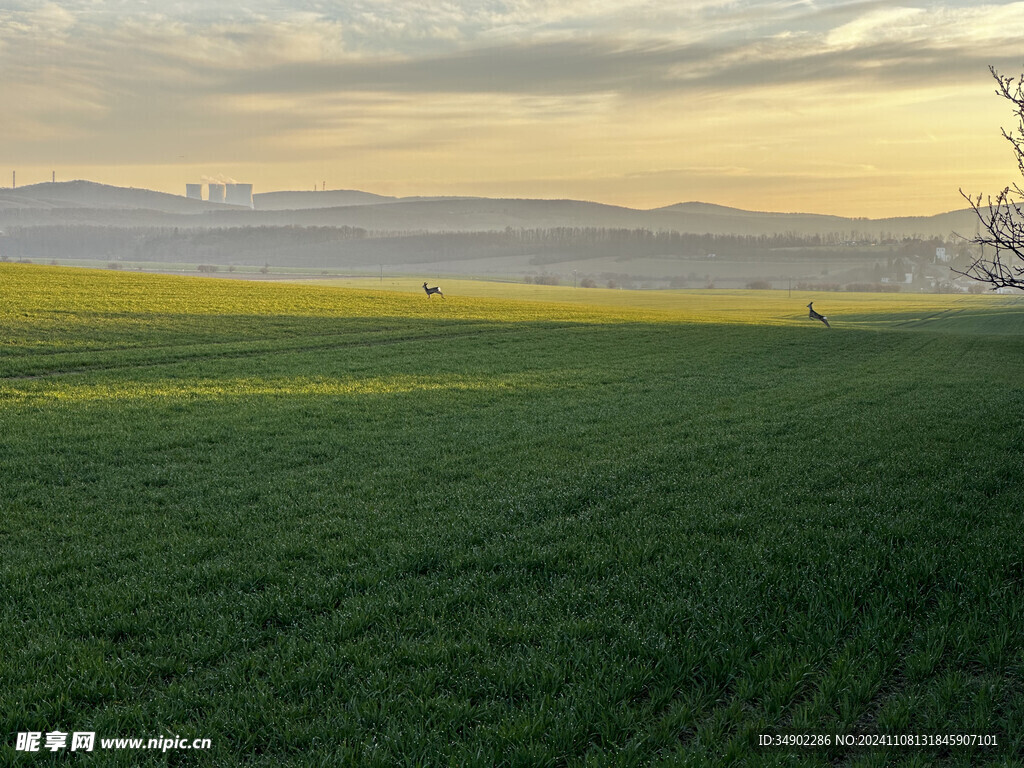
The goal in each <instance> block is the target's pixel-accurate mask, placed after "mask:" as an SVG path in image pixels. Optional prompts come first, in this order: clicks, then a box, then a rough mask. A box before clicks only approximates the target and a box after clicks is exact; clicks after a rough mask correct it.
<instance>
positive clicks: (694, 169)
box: [0, 0, 1024, 217]
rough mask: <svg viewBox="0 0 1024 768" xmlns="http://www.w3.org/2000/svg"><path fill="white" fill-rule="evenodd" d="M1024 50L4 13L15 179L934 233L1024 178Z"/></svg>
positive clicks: (389, 5)
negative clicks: (449, 199) (203, 186)
mask: <svg viewBox="0 0 1024 768" xmlns="http://www.w3.org/2000/svg"><path fill="white" fill-rule="evenodd" d="M1022 38H1024V2H992V3H978V2H956V1H954V0H941V1H940V0H911V1H910V2H906V3H904V4H894V3H892V2H890V1H889V0H886V1H885V2H875V1H874V0H802V1H797V0H692V1H689V2H688V1H687V0H647V1H646V2H630V1H629V0H348V1H346V2H336V1H334V0H295V1H293V2H282V1H280V0H279V1H277V2H270V1H269V0H219V2H216V3H211V2H209V0H66V1H64V2H41V1H40V0H0V104H2V105H3V107H2V109H0V175H2V174H3V173H6V174H7V179H8V180H7V181H6V182H5V183H6V184H10V183H11V181H10V180H11V172H16V173H17V183H18V186H23V185H26V184H32V183H37V182H43V181H49V180H50V178H51V173H53V174H56V178H57V180H58V181H62V180H70V179H77V178H85V179H90V180H93V181H98V182H102V183H106V184H116V185H119V186H137V187H146V188H150V189H158V190H162V191H165V192H173V193H175V194H184V188H185V184H186V183H196V182H201V181H209V180H237V181H241V182H249V183H252V184H253V185H254V191H256V192H261V191H271V190H279V189H305V190H311V189H313V188H314V186H316V187H320V186H322V185H324V184H326V187H327V188H328V189H361V190H365V191H369V192H376V193H378V194H385V195H398V196H406V195H484V196H489V197H536V198H574V199H583V200H594V201H598V202H604V203H611V204H616V205H626V206H630V207H635V208H653V207H658V206H663V205H671V204H673V203H677V202H684V201H691V200H701V201H705V202H711V203H718V204H721V205H729V206H735V207H739V208H746V209H751V210H766V211H768V210H770V211H807V212H815V213H831V214H838V215H845V216H867V217H882V216H903V215H927V214H933V213H939V212H942V211H947V210H952V209H956V208H963V207H965V205H966V204H965V202H964V200H963V199H962V198H961V197H960V194H959V192H958V189H960V188H963V189H964V190H965V191H966V192H969V193H995V192H997V191H998V190H1000V189H1002V188H1003V187H1004V186H1006V185H1008V184H1010V183H1012V182H1014V181H1016V180H1018V179H1017V178H1016V177H1017V176H1019V171H1018V170H1017V167H1016V162H1015V160H1014V157H1013V154H1012V151H1011V148H1010V146H1009V144H1008V143H1007V142H1006V140H1005V139H1004V138H1003V137H1002V136H1001V134H1000V130H1001V128H1004V127H1005V128H1008V129H1013V128H1015V127H1016V126H1017V121H1016V118H1015V116H1014V114H1013V112H1012V110H1011V105H1010V104H1009V103H1008V102H1006V101H1005V100H1003V99H1001V98H1000V97H999V96H997V95H996V94H995V81H994V80H993V79H992V76H991V74H990V73H989V69H988V68H989V66H995V67H996V69H997V70H998V71H1000V72H1002V73H1004V74H1007V75H1014V76H1016V75H1019V74H1021V72H1022V71H1024V46H1022ZM5 169H6V170H5Z"/></svg>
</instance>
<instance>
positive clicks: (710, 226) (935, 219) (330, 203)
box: [0, 181, 976, 239]
mask: <svg viewBox="0 0 1024 768" xmlns="http://www.w3.org/2000/svg"><path fill="white" fill-rule="evenodd" d="M253 200H254V206H255V210H249V209H239V208H237V207H235V206H229V205H219V204H216V203H209V202H205V201H200V200H192V199H188V198H186V197H184V196H179V195H170V194H166V193H163V192H154V191H152V190H148V189H134V188H130V189H129V188H124V187H113V186H109V185H106V184H96V183H94V182H89V181H69V182H58V183H47V184H34V185H31V186H26V187H19V188H18V189H15V190H11V189H6V190H0V226H2V225H4V224H7V225H25V226H33V225H35V226H38V225H51V224H60V223H75V224H83V223H92V224H96V225H106V226H117V227H129V226H169V227H193V228H194V227H246V226H307V227H308V226H330V227H339V226H351V227H359V228H362V229H366V230H370V231H373V232H471V231H488V230H490V231H493V230H504V229H506V228H509V227H511V228H513V229H550V228H556V227H600V228H622V229H651V230H674V231H677V232H684V233H699V234H705V233H706V234H736V235H762V234H763V235H770V234H783V233H794V234H797V235H813V234H829V233H835V232H840V233H849V234H850V236H851V238H854V239H856V238H857V235H858V233H859V234H860V235H862V236H864V237H878V236H879V235H880V234H883V233H885V234H888V235H891V236H892V237H896V238H900V237H906V236H921V237H931V236H940V237H944V236H948V235H949V234H950V233H951V232H954V231H955V232H959V233H961V234H967V235H969V234H972V233H973V232H974V230H975V226H976V222H975V217H974V214H973V212H972V211H970V210H969V209H968V210H961V211H951V212H949V213H943V214H939V215H937V216H923V217H896V218H884V219H861V218H844V217H841V216H828V215H821V214H810V213H775V212H765V211H745V210H741V209H738V208H729V207H725V206H720V205H714V204H711V203H702V202H687V203H677V204H675V205H669V206H665V207H662V208H654V209H651V210H638V209H634V208H626V207H623V206H615V205H606V204H603V203H592V202H586V201H581V200H536V199H501V198H499V199H495V198H479V197H414V198H395V197H388V196H384V195H376V194H373V193H370V192H362V191H359V190H329V191H326V192H302V191H291V192H265V193H260V194H256V195H254V196H253Z"/></svg>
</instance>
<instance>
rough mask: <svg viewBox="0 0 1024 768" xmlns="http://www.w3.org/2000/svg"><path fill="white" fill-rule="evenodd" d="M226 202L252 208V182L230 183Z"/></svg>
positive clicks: (226, 189)
mask: <svg viewBox="0 0 1024 768" xmlns="http://www.w3.org/2000/svg"><path fill="white" fill-rule="evenodd" d="M224 202H225V203H227V204H228V205H244V206H245V207H246V208H252V184H228V185H226V188H225V196H224Z"/></svg>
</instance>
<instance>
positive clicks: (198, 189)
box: [185, 184, 203, 200]
mask: <svg viewBox="0 0 1024 768" xmlns="http://www.w3.org/2000/svg"><path fill="white" fill-rule="evenodd" d="M185 197H187V198H190V199H192V200H202V199H203V185H202V184H186V185H185Z"/></svg>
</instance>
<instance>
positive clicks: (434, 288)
mask: <svg viewBox="0 0 1024 768" xmlns="http://www.w3.org/2000/svg"><path fill="white" fill-rule="evenodd" d="M423 290H424V291H426V292H427V298H428V299H429V298H430V295H431V294H433V293H436V294H437V295H438V296H440V297H441V298H442V299H443V298H444V294H443V293H441V289H440V288H438V287H437V286H436V285H435V286H434V287H433V288H427V284H426V283H424V284H423Z"/></svg>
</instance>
